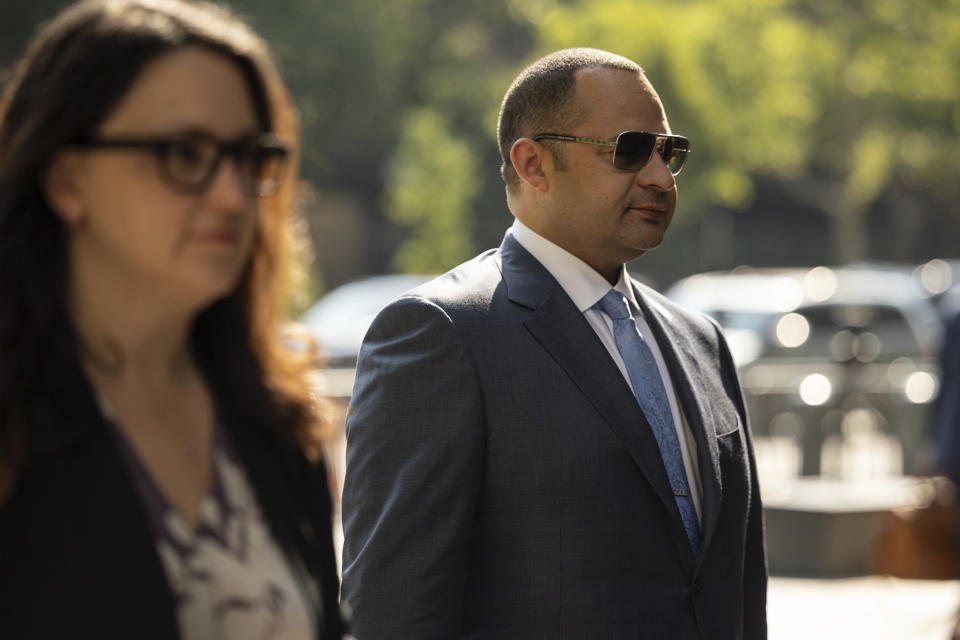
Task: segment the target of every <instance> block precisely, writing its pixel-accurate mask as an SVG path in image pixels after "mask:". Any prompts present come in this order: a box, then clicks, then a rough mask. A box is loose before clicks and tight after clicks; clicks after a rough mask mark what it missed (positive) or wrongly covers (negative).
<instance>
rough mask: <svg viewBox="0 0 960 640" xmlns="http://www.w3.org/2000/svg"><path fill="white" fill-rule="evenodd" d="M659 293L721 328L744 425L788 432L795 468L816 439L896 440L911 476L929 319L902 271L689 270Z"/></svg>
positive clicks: (930, 355)
mask: <svg viewBox="0 0 960 640" xmlns="http://www.w3.org/2000/svg"><path fill="white" fill-rule="evenodd" d="M666 294H667V295H668V296H669V297H670V298H672V299H673V300H675V301H677V302H678V303H680V304H682V305H685V306H687V307H691V308H694V309H698V310H700V311H703V312H706V313H707V314H709V315H711V316H712V317H713V318H715V319H716V320H717V322H718V323H719V324H720V326H721V327H722V328H723V331H724V335H725V336H726V337H727V340H728V342H729V344H730V350H731V352H732V355H733V358H734V361H735V362H736V364H737V366H738V369H739V372H740V379H741V384H742V386H743V390H744V396H745V400H746V403H747V410H748V413H749V416H750V420H751V424H752V428H753V431H754V433H755V434H756V435H757V436H759V437H771V436H772V437H781V438H782V437H787V438H793V439H795V440H796V441H797V442H798V443H799V445H800V450H801V451H802V454H801V456H802V461H801V463H800V466H801V473H802V474H803V475H816V474H818V473H820V471H821V453H822V451H823V445H824V443H825V442H826V441H828V440H829V439H831V438H833V439H834V440H837V439H838V438H840V439H842V438H845V437H850V436H852V435H855V434H857V433H863V432H873V433H880V434H888V435H890V436H893V437H894V438H896V440H897V441H899V444H900V446H901V448H902V469H903V471H905V472H911V471H912V470H913V468H914V466H915V463H916V458H917V455H918V451H919V449H920V447H921V445H922V443H923V439H924V437H925V434H926V432H927V426H928V421H929V408H930V403H931V402H932V401H933V399H934V398H935V395H936V391H937V383H938V371H937V361H936V354H937V349H938V345H939V342H940V338H941V331H942V329H941V324H940V321H939V318H938V315H937V312H936V310H935V308H934V306H933V305H932V304H931V302H930V300H929V299H928V297H927V296H926V295H925V294H924V292H923V291H921V290H920V289H919V288H918V286H917V284H916V281H915V279H914V278H912V277H911V276H910V274H908V273H902V272H898V271H896V270H892V269H876V268H869V267H845V268H834V269H831V268H827V267H815V268H812V269H750V270H743V269H740V270H735V271H731V272H714V273H704V274H698V275H694V276H690V277H688V278H685V279H683V280H680V281H678V282H677V283H675V284H674V285H673V286H672V287H671V288H670V289H669V290H668V291H667V292H666Z"/></svg>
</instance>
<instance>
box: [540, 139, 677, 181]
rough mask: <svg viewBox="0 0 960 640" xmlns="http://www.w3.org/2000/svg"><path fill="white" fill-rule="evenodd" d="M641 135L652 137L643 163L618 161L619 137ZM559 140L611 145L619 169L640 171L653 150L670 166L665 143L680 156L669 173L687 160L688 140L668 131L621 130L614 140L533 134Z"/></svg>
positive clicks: (673, 152) (614, 162)
mask: <svg viewBox="0 0 960 640" xmlns="http://www.w3.org/2000/svg"><path fill="white" fill-rule="evenodd" d="M637 135H641V136H643V137H645V138H648V139H652V140H653V144H651V145H650V153H649V154H648V155H647V157H646V158H645V159H644V161H643V164H640V165H634V164H632V163H629V162H619V163H618V159H620V160H622V152H621V155H619V156H618V154H617V152H618V150H619V149H620V147H621V142H620V141H621V138H623V136H637ZM544 139H548V140H560V141H562V142H581V143H584V144H596V145H602V146H604V147H613V148H614V151H613V166H614V167H615V168H616V169H618V170H619V171H640V170H641V169H643V168H644V167H645V166H647V164H648V163H649V162H650V158H651V157H652V156H653V154H654V152H657V153H658V154H659V155H660V157H661V159H662V160H663V162H664V164H666V165H667V168H668V169H669V168H670V157H669V156H665V152H664V149H666V148H667V143H671V144H670V147H669V149H670V155H671V156H672V155H676V157H678V158H680V161H679V165H678V166H677V168H676V170H673V169H670V173H672V174H673V175H674V176H676V175H679V173H680V172H681V171H682V170H683V166H684V165H685V164H686V162H687V155H688V154H689V153H690V140H689V139H687V138H685V137H684V136H678V135H674V134H670V133H651V132H649V131H621V132H620V133H618V134H617V139H616V140H598V139H596V138H582V137H579V136H571V135H568V134H564V133H538V134H537V135H535V136H533V141H534V142H540V141H541V140H544ZM677 142H679V143H680V146H677V144H676V143H677Z"/></svg>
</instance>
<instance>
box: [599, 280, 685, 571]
mask: <svg viewBox="0 0 960 640" xmlns="http://www.w3.org/2000/svg"><path fill="white" fill-rule="evenodd" d="M595 306H596V307H597V308H599V309H602V310H603V312H604V313H606V314H607V315H608V316H610V318H611V319H612V320H613V335H614V338H615V339H616V341H617V350H618V351H619V352H620V356H621V357H622V358H623V362H624V364H625V365H626V367H627V374H628V375H629V376H630V383H631V384H632V385H633V394H634V395H635V396H636V398H637V402H639V403H640V408H641V409H643V414H644V415H645V416H646V417H647V422H649V423H650V427H651V428H652V429H653V435H654V437H656V439H657V446H658V447H659V448H660V457H661V458H663V465H664V467H666V469H667V478H669V480H670V488H671V489H673V495H674V497H675V499H676V501H677V507H679V508H680V518H681V519H682V520H683V528H684V529H685V530H686V532H687V538H688V539H689V540H690V546H691V547H692V548H693V553H694V555H696V554H697V551H698V549H699V547H700V528H699V525H698V524H697V512H696V510H695V509H694V506H693V498H691V496H690V485H689V483H688V482H687V473H686V471H685V470H684V466H683V455H682V454H681V452H680V440H679V438H678V437H677V429H676V427H675V425H674V422H673V417H672V415H671V413H670V402H669V401H668V400H667V392H666V389H664V387H663V379H662V378H661V377H660V370H659V369H658V368H657V361H656V360H655V359H654V357H653V352H651V351H650V347H649V346H647V343H646V341H645V340H644V339H643V338H642V337H641V336H640V332H639V331H638V330H637V323H636V322H635V321H634V319H633V315H632V314H631V313H630V306H629V303H628V302H627V299H626V297H624V295H623V294H622V293H620V292H619V291H616V290H610V291H609V292H608V293H607V295H605V296H603V298H602V299H601V300H600V301H599V302H598V303H597V304H596V305H595Z"/></svg>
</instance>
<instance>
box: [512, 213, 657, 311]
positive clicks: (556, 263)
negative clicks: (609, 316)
mask: <svg viewBox="0 0 960 640" xmlns="http://www.w3.org/2000/svg"><path fill="white" fill-rule="evenodd" d="M507 233H511V234H513V237H514V238H515V239H516V241H517V242H519V243H520V246H522V247H523V248H524V249H526V250H527V251H529V252H530V254H531V255H532V256H533V257H534V258H536V259H537V261H538V262H539V263H540V264H542V265H543V266H544V267H545V268H546V270H547V271H549V272H550V275H552V276H553V277H554V278H555V279H556V281H557V282H559V283H560V286H561V287H562V288H563V290H564V291H565V292H566V293H567V295H568V296H570V299H571V300H573V303H574V304H575V305H577V309H579V310H580V312H581V313H583V312H584V311H587V310H589V309H590V308H592V307H593V305H595V304H596V303H597V302H599V300H600V298H602V297H603V296H605V295H606V294H607V292H608V291H610V288H611V287H610V283H609V282H607V281H606V279H605V278H604V277H603V276H601V275H600V274H599V273H597V272H596V271H595V270H594V269H593V267H591V266H590V265H588V264H587V263H586V262H584V261H583V260H581V259H580V258H578V257H577V256H575V255H573V254H572V253H570V252H569V251H567V250H566V249H564V248H562V247H560V246H559V245H556V244H554V243H553V242H551V241H549V240H547V239H546V238H544V237H543V236H541V235H540V234H538V233H537V232H536V231H534V230H532V229H531V228H530V227H528V226H526V225H525V224H523V223H522V222H520V221H519V220H514V221H513V226H512V227H510V229H509V231H507ZM613 288H614V289H616V290H617V291H619V292H620V293H622V294H623V295H624V296H626V298H627V300H628V301H629V302H630V306H631V307H632V308H633V309H638V308H639V307H638V305H637V300H636V298H635V297H634V294H633V287H632V286H631V285H630V278H629V277H628V276H627V269H626V267H625V266H621V267H620V277H619V278H618V279H617V284H616V285H615V286H614V287H613Z"/></svg>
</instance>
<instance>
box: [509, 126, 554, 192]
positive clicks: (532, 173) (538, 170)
mask: <svg viewBox="0 0 960 640" xmlns="http://www.w3.org/2000/svg"><path fill="white" fill-rule="evenodd" d="M510 163H511V164H512V165H513V168H514V170H515V171H516V172H517V175H518V176H520V179H521V180H523V181H524V182H526V183H527V184H529V185H530V186H531V187H533V188H534V189H536V190H537V191H544V192H546V191H549V190H550V183H551V182H552V177H553V156H552V155H551V154H550V151H548V150H547V148H546V147H544V146H543V145H542V144H539V143H537V142H534V141H533V140H531V139H530V138H519V139H517V141H516V142H514V143H513V146H512V147H510Z"/></svg>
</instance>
